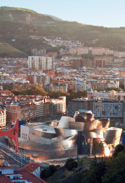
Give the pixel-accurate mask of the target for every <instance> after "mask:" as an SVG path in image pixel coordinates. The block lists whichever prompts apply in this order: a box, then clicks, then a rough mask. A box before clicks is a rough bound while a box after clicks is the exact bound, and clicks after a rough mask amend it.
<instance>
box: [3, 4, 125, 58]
mask: <svg viewBox="0 0 125 183" xmlns="http://www.w3.org/2000/svg"><path fill="white" fill-rule="evenodd" d="M32 35H35V36H39V39H32V38H31V37H30V36H32ZM43 36H46V37H49V38H52V36H53V38H55V37H61V38H62V39H65V40H74V41H75V40H79V41H81V42H83V43H84V45H85V46H92V47H94V46H96V47H97V46H102V47H107V48H110V49H114V50H119V51H124V50H125V28H124V27H120V28H105V27H99V26H92V25H84V24H80V23H77V22H69V21H62V20H61V21H59V19H58V20H56V19H55V18H53V17H52V16H49V15H42V14H38V13H37V12H35V11H32V10H28V9H23V8H12V7H0V42H2V43H8V44H10V45H11V46H13V47H14V48H17V49H18V50H20V51H22V52H24V53H26V54H28V55H30V50H31V49H32V48H37V49H42V48H45V49H47V50H51V49H52V47H51V46H50V45H48V44H46V43H45V42H44V40H43ZM12 39H15V41H14V42H13V41H12ZM54 49H55V50H54V51H58V50H59V48H54ZM11 55H12V56H13V54H11ZM0 56H1V53H0Z"/></svg>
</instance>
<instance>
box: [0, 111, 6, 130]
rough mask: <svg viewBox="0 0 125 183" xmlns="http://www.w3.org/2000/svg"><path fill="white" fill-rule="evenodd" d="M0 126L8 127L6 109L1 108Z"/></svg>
mask: <svg viewBox="0 0 125 183" xmlns="http://www.w3.org/2000/svg"><path fill="white" fill-rule="evenodd" d="M0 126H1V127H3V126H6V109H5V108H0Z"/></svg>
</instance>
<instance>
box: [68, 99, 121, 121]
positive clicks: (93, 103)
mask: <svg viewBox="0 0 125 183" xmlns="http://www.w3.org/2000/svg"><path fill="white" fill-rule="evenodd" d="M80 109H82V110H91V111H92V112H93V114H94V115H95V117H97V118H105V117H108V118H123V111H124V109H123V102H119V101H118V100H108V99H107V100H96V99H92V100H87V99H84V98H81V99H80V98H79V99H73V100H71V101H69V103H68V114H69V115H70V116H73V115H74V113H75V111H78V110H80Z"/></svg>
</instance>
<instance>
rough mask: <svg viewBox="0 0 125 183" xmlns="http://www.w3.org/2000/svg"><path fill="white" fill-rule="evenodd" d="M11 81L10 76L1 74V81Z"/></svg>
mask: <svg viewBox="0 0 125 183" xmlns="http://www.w3.org/2000/svg"><path fill="white" fill-rule="evenodd" d="M5 80H10V75H9V74H6V73H2V72H0V81H5Z"/></svg>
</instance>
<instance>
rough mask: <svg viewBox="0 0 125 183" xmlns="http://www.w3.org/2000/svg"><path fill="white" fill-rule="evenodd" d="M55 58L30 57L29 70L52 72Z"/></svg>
mask: <svg viewBox="0 0 125 183" xmlns="http://www.w3.org/2000/svg"><path fill="white" fill-rule="evenodd" d="M53 63H54V58H53V57H44V56H29V57H28V68H29V69H30V68H31V69H32V68H34V69H40V70H43V71H45V70H50V69H53Z"/></svg>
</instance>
